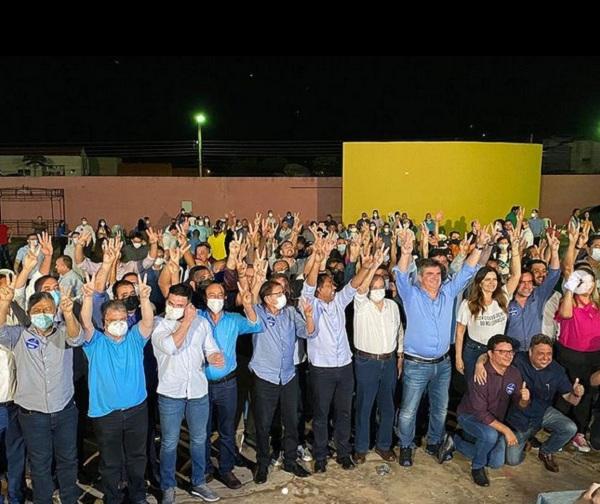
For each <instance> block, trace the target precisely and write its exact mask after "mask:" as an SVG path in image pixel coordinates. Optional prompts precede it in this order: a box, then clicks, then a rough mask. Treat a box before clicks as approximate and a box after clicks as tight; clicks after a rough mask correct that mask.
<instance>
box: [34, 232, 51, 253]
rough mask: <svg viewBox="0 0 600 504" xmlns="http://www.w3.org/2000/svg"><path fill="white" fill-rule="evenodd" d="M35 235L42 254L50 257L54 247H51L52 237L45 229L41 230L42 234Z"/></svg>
mask: <svg viewBox="0 0 600 504" xmlns="http://www.w3.org/2000/svg"><path fill="white" fill-rule="evenodd" d="M37 237H38V242H39V244H40V250H41V252H42V254H43V255H44V256H46V257H52V253H53V252H54V248H53V247H52V238H50V237H49V236H48V233H46V231H42V234H39V235H37Z"/></svg>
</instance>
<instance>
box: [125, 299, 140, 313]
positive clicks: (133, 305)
mask: <svg viewBox="0 0 600 504" xmlns="http://www.w3.org/2000/svg"><path fill="white" fill-rule="evenodd" d="M123 303H125V308H126V309H127V311H134V310H137V309H138V307H139V306H140V298H139V297H137V296H129V297H128V298H125V299H124V300H123Z"/></svg>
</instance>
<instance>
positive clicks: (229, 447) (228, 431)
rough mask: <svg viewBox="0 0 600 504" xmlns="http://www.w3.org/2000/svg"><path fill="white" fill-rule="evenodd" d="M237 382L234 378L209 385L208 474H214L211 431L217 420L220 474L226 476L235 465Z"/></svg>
mask: <svg viewBox="0 0 600 504" xmlns="http://www.w3.org/2000/svg"><path fill="white" fill-rule="evenodd" d="M237 394H238V391H237V380H236V378H233V379H231V380H228V381H226V382H222V383H210V382H209V383H208V398H209V401H210V410H209V414H208V428H209V432H208V435H207V436H206V472H207V473H211V472H213V468H212V462H211V460H210V434H211V432H210V430H211V429H212V421H213V419H214V418H216V420H217V430H218V432H219V444H218V449H219V472H220V473H221V474H226V473H228V472H231V471H232V470H233V466H234V465H235V455H236V447H235V414H236V410H237V397H238V395H237Z"/></svg>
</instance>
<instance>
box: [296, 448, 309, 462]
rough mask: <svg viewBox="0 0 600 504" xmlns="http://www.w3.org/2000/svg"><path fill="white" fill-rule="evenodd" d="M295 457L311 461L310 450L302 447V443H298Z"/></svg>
mask: <svg viewBox="0 0 600 504" xmlns="http://www.w3.org/2000/svg"><path fill="white" fill-rule="evenodd" d="M296 453H297V457H298V458H299V459H301V460H303V461H304V462H312V459H313V458H312V455H311V454H310V450H309V449H308V447H304V446H302V445H298V449H297V450H296Z"/></svg>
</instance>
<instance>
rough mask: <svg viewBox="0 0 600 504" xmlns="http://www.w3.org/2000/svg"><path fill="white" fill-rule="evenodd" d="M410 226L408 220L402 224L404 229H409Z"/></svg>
mask: <svg viewBox="0 0 600 504" xmlns="http://www.w3.org/2000/svg"><path fill="white" fill-rule="evenodd" d="M409 226H410V224H409V223H408V222H405V223H404V224H402V227H403V228H404V229H408V227H409Z"/></svg>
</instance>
